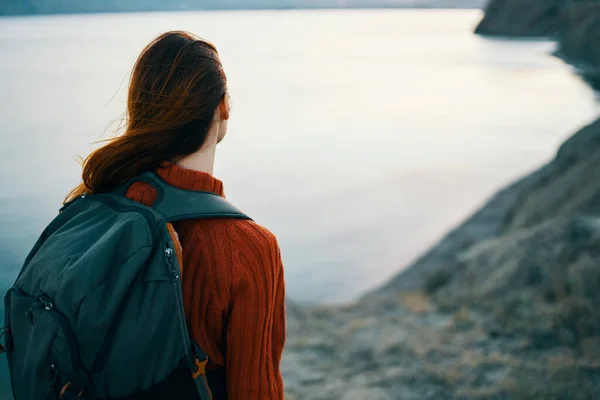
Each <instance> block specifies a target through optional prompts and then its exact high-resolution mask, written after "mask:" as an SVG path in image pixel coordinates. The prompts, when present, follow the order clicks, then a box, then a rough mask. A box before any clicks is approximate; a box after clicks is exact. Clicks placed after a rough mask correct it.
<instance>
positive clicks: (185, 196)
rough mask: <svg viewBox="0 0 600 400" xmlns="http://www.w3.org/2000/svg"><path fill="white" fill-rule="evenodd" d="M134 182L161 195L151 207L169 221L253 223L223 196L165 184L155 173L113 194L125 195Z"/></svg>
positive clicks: (139, 177)
mask: <svg viewBox="0 0 600 400" xmlns="http://www.w3.org/2000/svg"><path fill="white" fill-rule="evenodd" d="M134 182H146V183H148V184H150V185H152V187H154V189H156V191H157V192H158V197H157V198H156V200H155V201H154V203H153V204H152V208H153V209H154V210H155V211H156V212H157V213H159V214H161V215H162V216H163V217H164V218H165V219H166V221H167V222H175V221H180V220H183V219H194V218H236V219H245V220H251V218H250V217H248V216H247V215H246V214H244V213H243V212H242V211H240V210H239V209H237V208H236V207H234V206H233V205H232V204H231V203H229V202H228V201H227V200H225V199H224V198H223V197H221V196H219V195H217V194H214V193H211V192H202V191H193V190H183V189H179V188H176V187H173V186H171V185H169V184H167V183H166V182H165V181H163V180H162V179H161V178H160V177H159V176H158V175H156V173H154V172H152V171H148V172H145V173H143V174H141V175H139V176H138V177H135V178H133V179H131V180H130V181H129V182H127V183H125V184H123V185H121V186H119V187H117V188H116V189H115V190H114V193H116V194H119V195H122V196H124V195H125V193H126V192H127V189H128V188H129V186H130V185H131V184H132V183H134Z"/></svg>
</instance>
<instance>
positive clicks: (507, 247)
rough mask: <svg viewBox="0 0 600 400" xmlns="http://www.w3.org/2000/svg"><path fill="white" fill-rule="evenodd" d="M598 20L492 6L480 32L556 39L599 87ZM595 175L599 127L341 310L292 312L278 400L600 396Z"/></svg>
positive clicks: (586, 6)
mask: <svg viewBox="0 0 600 400" xmlns="http://www.w3.org/2000/svg"><path fill="white" fill-rule="evenodd" d="M540 5H541V6H542V7H541V8H540V7H539V6H540ZM567 5H568V7H567ZM536 7H537V8H536ZM563 7H567V8H563ZM519 10H520V11H519ZM585 10H587V11H585ZM593 10H600V2H598V1H587V2H584V1H582V2H574V1H567V2H562V1H547V2H543V1H541V0H535V1H534V0H526V1H525V0H492V1H491V2H490V4H489V6H488V9H487V12H488V14H486V17H485V18H484V20H483V21H482V23H481V24H480V26H479V27H478V29H477V32H478V33H481V34H498V35H505V36H506V35H512V36H523V35H525V36H545V37H548V36H552V37H556V38H557V39H558V40H559V43H560V45H559V55H560V56H561V57H563V59H565V60H567V61H569V62H573V63H574V64H575V65H576V66H577V67H578V68H579V70H580V72H581V73H582V75H583V76H584V78H586V79H589V80H590V83H591V84H592V85H594V82H595V79H596V76H597V71H598V70H600V46H599V45H596V44H594V43H600V29H598V27H599V25H600V12H598V13H596V11H593ZM592 11H593V12H592ZM519 12H521V14H519ZM503 13H504V14H503ZM511 18H517V20H514V21H516V22H514V24H513V23H511ZM565 21H569V22H568V24H567V25H565ZM576 22H577V23H576ZM594 35H596V36H594ZM582 36H583V37H582ZM594 39H595V40H596V42H594ZM599 178H600V119H599V120H597V121H595V122H592V123H591V124H589V125H588V126H586V127H584V128H583V129H581V130H580V131H578V132H576V133H575V134H574V135H573V136H571V137H570V138H569V139H568V140H567V141H566V142H565V143H563V144H562V145H561V147H560V148H559V149H558V151H557V153H556V156H555V157H554V159H553V160H552V161H551V162H549V163H548V164H546V165H544V166H542V167H541V168H539V169H538V170H536V171H534V172H532V173H531V174H529V175H527V176H525V177H523V178H522V179H520V180H518V181H517V182H515V183H513V184H511V185H509V186H508V187H506V188H504V189H502V190H500V191H499V192H498V193H497V194H496V195H495V196H493V197H492V198H491V199H489V201H488V202H487V203H486V204H485V205H484V206H483V207H482V208H481V209H480V210H478V211H477V212H476V213H474V214H473V215H472V216H471V217H470V218H468V219H467V220H466V221H465V222H464V223H463V224H462V225H460V226H459V227H457V228H456V229H454V230H452V231H451V232H449V233H448V234H447V235H446V236H445V237H444V238H443V239H442V240H441V241H440V242H439V243H438V244H437V245H436V246H434V247H433V248H432V249H431V250H429V251H428V252H426V253H425V254H423V255H422V256H421V257H420V258H419V259H418V260H416V261H415V262H414V263H413V264H412V265H411V266H409V268H407V269H406V270H405V271H403V272H402V273H400V274H399V275H398V276H396V277H395V278H394V279H392V280H390V281H389V282H388V283H387V284H385V285H384V286H383V287H381V288H379V289H378V290H376V291H373V292H372V293H368V294H367V295H365V296H364V297H363V298H362V299H360V300H359V301H357V302H356V303H354V304H349V305H346V306H336V307H313V308H302V307H300V306H298V305H296V304H293V303H290V304H289V305H288V342H287V347H286V351H285V354H284V359H283V363H282V372H283V375H284V379H285V383H286V396H287V398H288V399H289V400H294V399H315V400H326V399H331V400H333V399H342V400H365V399H375V400H388V399H389V400H391V399H402V400H413V399H414V400H417V399H418V400H430V399H431V400H440V399H441V400H445V399H464V400H475V399H477V400H492V399H493V400H504V399H507V400H530V399H531V400H563V399H564V400H592V399H593V400H595V399H600V290H598V288H600V179H599Z"/></svg>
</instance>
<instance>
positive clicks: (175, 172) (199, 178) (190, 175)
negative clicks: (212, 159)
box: [154, 161, 225, 197]
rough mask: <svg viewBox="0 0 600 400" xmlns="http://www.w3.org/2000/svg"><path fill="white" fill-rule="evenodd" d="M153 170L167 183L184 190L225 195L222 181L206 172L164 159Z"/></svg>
mask: <svg viewBox="0 0 600 400" xmlns="http://www.w3.org/2000/svg"><path fill="white" fill-rule="evenodd" d="M154 172H156V173H157V174H158V176H160V177H161V178H162V179H163V180H164V181H165V182H167V183H168V184H169V185H171V186H174V187H176V188H179V189H184V190H196V191H202V192H211V193H214V194H217V195H219V196H221V197H225V191H224V189H223V182H221V181H220V180H218V179H217V178H215V177H214V176H212V175H211V174H209V173H207V172H200V171H195V170H191V169H185V168H183V167H180V166H179V165H177V164H175V163H173V162H171V161H165V162H163V163H162V164H161V165H160V166H159V167H157V168H155V170H154Z"/></svg>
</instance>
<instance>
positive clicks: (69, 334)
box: [9, 287, 87, 374]
mask: <svg viewBox="0 0 600 400" xmlns="http://www.w3.org/2000/svg"><path fill="white" fill-rule="evenodd" d="M9 292H10V293H11V294H12V295H13V296H14V297H15V298H16V299H17V300H19V301H22V302H25V303H28V304H31V308H30V309H29V310H28V311H27V316H28V318H32V317H33V311H35V310H37V309H38V308H44V310H43V312H45V313H46V314H48V315H49V316H50V318H52V319H53V320H54V321H56V322H57V323H58V324H59V325H60V327H61V330H62V331H63V334H64V336H65V340H66V341H67V345H68V346H69V353H71V363H72V365H73V368H75V370H76V371H77V370H82V371H84V372H85V370H84V369H83V366H82V365H81V363H80V362H79V347H78V345H77V341H76V340H75V335H73V330H72V329H71V323H70V322H69V320H68V319H67V317H65V316H64V315H63V314H62V313H60V312H59V311H57V310H56V308H55V306H54V302H53V301H52V300H51V299H50V298H49V297H48V296H46V295H45V294H43V293H42V292H38V293H37V294H36V296H28V295H27V294H25V292H23V291H22V290H21V289H19V288H15V287H13V288H11V289H9ZM86 374H87V372H86Z"/></svg>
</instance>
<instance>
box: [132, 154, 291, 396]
mask: <svg viewBox="0 0 600 400" xmlns="http://www.w3.org/2000/svg"><path fill="white" fill-rule="evenodd" d="M155 171H156V173H157V174H158V175H159V176H160V177H161V178H162V179H163V180H164V181H166V182H167V183H168V184H170V185H172V186H175V187H177V188H181V189H187V190H200V191H208V192H213V193H215V194H218V195H220V196H223V197H224V190H223V184H222V182H221V181H220V180H218V179H216V178H214V177H213V176H212V175H210V174H207V173H203V172H198V171H193V170H188V169H184V168H182V167H179V166H177V165H175V164H173V163H164V164H163V165H161V167H159V168H157V169H156V170H155ZM126 195H127V197H129V198H130V199H133V200H136V201H139V202H141V203H143V204H146V205H151V204H152V203H153V202H154V200H155V199H156V196H157V192H156V191H155V189H154V188H152V187H151V186H150V185H149V184H147V183H144V182H137V183H134V184H133V185H131V187H130V188H129V189H128V191H127V194H126ZM173 226H174V228H175V231H176V233H177V236H178V237H179V242H180V243H181V248H180V249H178V250H182V254H178V255H179V256H181V257H182V260H183V263H182V286H183V299H184V308H185V312H186V318H187V322H188V328H189V331H190V335H191V337H192V339H193V340H194V341H195V342H196V343H197V344H198V345H199V346H200V347H201V348H202V349H203V350H204V351H205V352H206V354H207V355H208V357H209V360H210V361H209V364H208V367H207V368H208V369H209V370H210V369H212V370H219V369H224V372H225V376H226V388H227V398H228V399H233V400H237V399H244V400H251V399H257V400H270V399H278V400H279V399H283V398H284V394H283V382H282V378H281V373H280V370H279V364H280V360H281V355H282V352H283V347H284V342H285V293H284V292H285V285H284V277H283V266H282V263H281V254H280V251H279V246H278V244H277V240H276V238H275V236H274V235H273V234H272V233H271V232H269V231H268V230H267V229H265V228H264V227H262V226H260V225H258V224H256V223H254V222H252V221H246V220H237V219H225V218H220V219H219V218H211V219H196V220H185V221H179V222H175V223H174V224H173ZM178 253H179V252H178Z"/></svg>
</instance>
